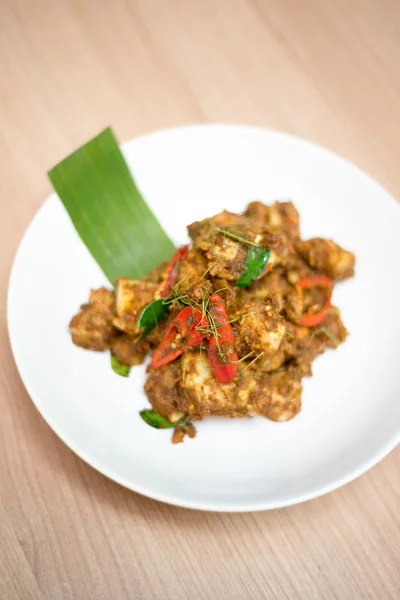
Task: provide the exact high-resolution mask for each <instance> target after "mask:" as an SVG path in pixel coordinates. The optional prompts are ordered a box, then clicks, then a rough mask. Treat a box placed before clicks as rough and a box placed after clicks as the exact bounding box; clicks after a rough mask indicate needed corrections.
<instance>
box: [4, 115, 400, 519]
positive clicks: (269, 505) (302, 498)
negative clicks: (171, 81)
mask: <svg viewBox="0 0 400 600" xmlns="http://www.w3.org/2000/svg"><path fill="white" fill-rule="evenodd" d="M199 129H208V130H212V129H214V130H215V129H220V130H221V129H222V130H223V129H226V130H232V129H235V130H240V129H242V130H245V131H252V132H254V133H262V134H264V135H265V134H270V135H273V136H277V137H281V138H286V139H288V140H296V141H298V142H301V143H303V144H307V145H309V146H310V147H311V148H312V149H314V150H318V151H319V152H323V153H324V154H326V155H327V156H329V157H330V158H333V159H335V160H336V161H340V162H342V163H343V164H344V165H346V166H347V167H349V166H350V167H351V168H352V169H353V170H356V171H358V173H359V174H360V175H361V176H362V177H364V178H365V179H366V180H367V181H368V183H369V184H370V185H373V186H374V187H375V188H376V189H377V190H379V192H380V193H381V194H383V196H385V198H386V200H387V201H389V200H390V203H391V205H392V206H393V205H395V206H396V207H397V210H400V204H399V202H397V201H396V199H395V198H394V196H393V195H392V194H390V193H389V192H388V191H387V190H386V189H385V188H384V187H383V185H382V184H380V183H379V182H378V181H377V180H376V179H374V178H373V177H372V176H371V175H369V174H368V173H367V172H365V171H364V170H363V169H361V168H360V167H359V166H358V165H357V164H355V163H353V162H352V161H350V160H349V159H347V158H345V157H343V156H341V155H339V154H336V152H334V151H333V150H330V149H329V148H326V147H325V146H322V145H320V144H318V143H316V142H313V141H311V140H308V139H307V138H303V137H300V136H297V135H293V134H290V133H287V132H285V131H279V130H276V129H271V128H267V127H262V126H255V125H245V124H234V123H198V124H190V125H182V126H177V127H170V128H164V129H160V130H155V131H151V132H149V133H146V134H144V135H140V136H136V137H134V138H131V139H129V140H127V141H125V142H124V143H122V144H120V147H121V149H122V150H125V151H127V150H129V146H130V145H131V144H134V143H136V142H138V141H141V140H143V139H151V138H156V137H159V136H165V135H166V136H168V135H171V134H172V135H174V134H176V133H179V132H182V131H188V130H199ZM56 197H57V196H56V194H55V193H54V192H52V193H51V194H50V195H49V196H48V197H47V198H46V200H45V201H44V202H43V203H42V204H41V205H40V206H39V208H38V209H37V211H36V212H35V214H34V216H33V218H32V219H31V221H30V222H29V224H28V226H27V227H26V229H25V231H24V234H23V236H22V238H21V240H20V242H19V244H18V248H17V251H16V253H15V255H14V258H13V262H12V266H11V270H10V275H9V281H8V289H7V301H6V318H7V330H8V336H9V340H10V345H11V350H12V354H13V357H14V360H15V363H16V366H17V370H18V373H19V375H20V377H21V380H22V383H23V384H24V387H25V389H26V391H27V393H28V395H29V396H30V398H31V400H32V402H33V404H34V406H35V407H36V409H37V410H38V412H39V414H40V415H41V416H42V418H43V419H44V421H45V422H46V423H47V424H48V425H49V427H50V428H51V429H52V430H53V431H54V433H55V434H56V435H57V436H58V437H59V438H60V439H61V441H62V442H63V443H64V444H66V446H68V448H70V450H72V451H73V452H74V453H75V454H76V455H77V456H78V457H79V458H81V459H82V460H83V461H84V462H86V463H87V464H88V465H89V466H91V467H92V468H94V469H95V470H96V471H98V472H99V473H101V474H102V475H104V476H106V477H107V478H108V479H111V480H112V481H115V482H116V483H118V484H119V485H122V486H123V487H125V488H127V489H129V490H131V491H134V492H136V493H139V494H141V495H142V496H146V497H148V498H151V499H153V500H157V501H160V502H164V503H167V504H170V505H173V506H179V507H181V508H182V507H183V508H189V509H193V510H203V511H210V512H229V513H239V512H259V511H263V510H272V509H276V508H283V507H286V506H293V505H296V504H300V503H303V502H306V501H308V500H312V499H314V498H319V497H321V496H323V495H325V494H328V493H329V492H332V491H334V490H337V489H339V488H341V487H342V486H344V485H346V484H348V483H350V482H351V481H354V480H355V479H357V478H358V477H360V476H361V475H363V474H364V473H366V472H367V471H369V470H370V469H372V468H373V467H374V466H375V465H377V464H378V463H379V462H380V461H381V460H382V459H383V458H385V457H386V456H387V455H388V454H389V453H390V452H391V451H392V450H394V448H395V447H396V446H397V445H398V444H399V443H400V429H399V430H398V431H397V432H395V434H394V435H393V436H391V437H390V438H389V439H388V440H387V441H386V443H385V444H382V446H381V448H380V450H379V452H376V453H375V454H373V455H372V456H371V457H370V458H369V459H367V460H365V461H362V462H361V463H360V465H358V466H357V467H355V468H353V469H351V470H350V471H349V472H348V473H347V474H346V475H344V476H343V477H339V478H336V479H335V480H333V481H332V482H331V483H328V484H325V485H324V486H317V487H313V488H311V490H310V491H309V492H308V493H303V494H300V495H298V496H296V497H293V498H289V499H288V500H286V501H277V502H268V501H265V502H253V503H252V502H247V503H243V504H239V503H234V504H229V503H224V504H223V505H221V506H219V505H218V504H217V503H216V504H213V503H211V502H209V501H198V502H192V501H186V500H185V499H184V498H182V497H181V499H179V497H175V496H171V495H170V494H164V493H154V492H152V491H149V490H148V489H146V488H145V486H141V485H134V484H132V482H131V481H130V480H128V479H126V478H124V477H120V476H119V475H115V474H114V473H113V472H112V470H111V469H108V468H107V467H105V466H103V465H102V464H101V462H98V461H97V460H96V459H93V458H92V457H91V456H88V455H87V453H86V452H85V451H82V450H81V449H80V448H79V447H77V446H76V445H75V443H74V442H73V441H71V440H70V439H69V436H68V435H66V434H65V433H63V432H62V431H61V430H60V429H59V427H58V425H57V424H55V423H54V422H53V420H52V418H51V417H50V416H49V415H48V414H47V413H46V410H45V409H44V408H43V406H42V405H41V402H40V399H39V398H38V397H37V395H36V394H35V393H34V386H33V385H31V383H30V382H29V381H28V379H29V378H28V376H27V373H26V372H24V367H23V361H21V360H20V359H19V356H18V349H17V343H16V341H15V339H14V334H13V329H12V326H11V322H10V314H11V312H12V308H11V305H12V295H13V287H14V284H13V281H14V279H15V277H16V265H17V264H18V260H19V255H20V252H21V248H22V246H23V244H24V241H25V240H26V238H27V235H28V232H29V231H30V229H31V228H32V227H33V225H34V223H35V222H36V220H38V219H39V218H40V214H41V213H42V211H43V210H44V209H45V207H46V206H48V205H49V204H50V203H52V202H55V201H56Z"/></svg>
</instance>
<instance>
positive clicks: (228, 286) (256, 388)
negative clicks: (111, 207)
mask: <svg viewBox="0 0 400 600" xmlns="http://www.w3.org/2000/svg"><path fill="white" fill-rule="evenodd" d="M299 226H300V223H299V214H298V212H297V210H296V209H295V207H294V205H293V204H292V203H291V202H275V203H274V204H272V205H270V206H266V205H264V204H262V203H261V202H252V203H250V204H249V205H248V207H247V209H246V210H245V212H244V213H243V214H236V213H231V212H228V211H223V212H222V213H219V214H218V215H215V216H214V217H211V218H208V219H204V220H203V221H199V222H195V223H193V224H191V225H189V227H188V231H189V235H190V237H191V239H192V245H191V247H190V248H189V250H188V252H187V253H186V255H185V256H184V257H183V259H182V261H181V264H180V268H179V273H178V279H177V281H176V284H175V287H174V294H175V296H176V297H177V299H176V300H174V301H173V302H171V303H170V304H169V316H168V317H167V318H166V319H165V320H164V321H162V322H161V323H159V325H158V326H157V327H154V328H153V329H152V330H151V331H150V332H149V333H148V334H147V335H146V337H145V339H144V340H141V339H140V334H141V332H140V330H139V329H138V327H137V319H138V316H139V314H140V313H141V311H142V310H143V308H144V307H145V306H146V305H147V304H149V302H151V301H152V300H153V299H155V298H158V297H160V294H161V292H162V289H163V286H164V284H165V281H166V277H167V267H168V261H167V262H165V263H163V264H162V265H160V267H158V268H156V269H155V270H153V272H152V273H151V274H149V276H147V277H146V278H144V279H143V280H141V281H134V280H129V279H127V278H119V279H118V280H117V281H116V292H115V294H114V293H113V292H112V291H110V290H106V289H105V288H100V289H99V290H92V292H91V295H90V298H89V303H88V304H85V305H83V306H82V307H81V310H80V312H79V313H78V315H76V316H75V317H74V318H73V319H72V320H71V323H70V328H71V334H72V338H73V341H74V343H76V344H77V345H80V346H82V347H84V348H89V349H94V350H104V349H110V348H111V350H112V352H113V353H114V355H115V356H116V357H117V358H118V359H119V360H120V361H121V362H122V363H124V364H127V365H129V366H133V365H135V364H139V363H140V362H142V361H143V360H144V357H145V356H146V354H147V353H148V352H149V351H150V350H151V349H152V348H154V347H156V346H157V345H158V344H159V342H160V341H161V340H162V338H163V336H164V333H165V331H166V330H167V329H168V326H169V324H170V323H171V321H172V319H173V318H174V317H175V316H176V315H177V314H178V313H179V311H181V310H182V307H183V306H187V304H191V305H193V306H196V305H197V306H199V307H203V308H202V310H204V306H207V302H208V301H209V298H210V295H211V293H218V294H219V295H220V296H221V298H222V299H223V301H224V303H225V306H226V310H227V314H228V317H229V320H230V322H231V324H232V327H233V331H234V334H235V346H236V350H237V354H238V370H237V375H236V377H235V379H234V380H233V381H232V382H230V383H228V384H220V383H219V382H218V381H217V379H216V378H215V376H214V375H213V373H212V370H211V367H210V364H209V361H208V357H207V351H206V349H205V347H201V348H200V349H199V348H198V347H196V348H194V349H192V348H190V349H189V350H186V351H185V352H184V354H183V355H182V356H180V357H178V358H177V359H176V360H175V361H173V362H171V363H169V364H166V365H164V366H162V367H161V368H158V369H150V370H149V376H148V379H147V382H146V385H145V391H146V393H147V396H148V398H149V400H150V403H151V405H152V407H153V409H154V410H155V411H156V412H159V413H160V414H162V415H164V416H166V417H168V418H169V420H170V421H171V422H173V423H176V422H178V421H179V420H180V419H181V418H189V419H192V420H194V421H196V420H201V419H203V418H205V417H208V416H225V417H244V416H256V415H260V416H264V417H267V418H269V419H272V420H275V421H283V420H288V419H290V418H292V417H293V416H295V415H296V414H297V412H298V411H299V410H300V408H301V391H302V385H301V381H302V378H303V377H304V376H309V375H311V374H312V363H313V361H314V360H315V358H316V357H317V356H318V355H319V354H322V353H323V352H324V351H325V350H326V349H327V348H329V347H330V348H336V347H337V345H339V344H340V343H342V342H343V341H344V340H345V339H346V336H347V331H346V329H345V327H344V325H343V323H342V321H341V317H340V312H339V310H338V309H337V308H336V307H333V306H331V307H330V308H329V309H328V310H327V311H326V314H325V316H324V317H323V319H322V321H321V322H320V323H319V324H318V325H317V326H314V327H305V326H302V325H301V322H302V316H303V315H304V314H305V313H308V314H315V313H318V310H320V308H321V307H322V306H325V305H326V298H327V296H326V295H327V291H326V290H325V289H323V287H315V288H312V289H308V288H307V289H303V288H302V287H301V284H300V282H301V280H302V279H304V278H312V277H313V276H314V275H315V274H316V273H323V274H325V275H327V276H328V277H330V278H332V279H334V280H341V279H345V278H347V277H350V276H352V275H353V273H354V262H355V259H354V255H353V254H352V253H351V252H348V251H347V250H344V249H343V248H341V247H340V246H338V245H337V244H335V243H334V242H332V241H331V240H325V239H322V238H313V239H311V240H307V241H301V240H300V229H299ZM252 244H255V245H260V246H261V247H264V248H268V249H269V250H270V257H269V260H268V263H267V268H265V270H264V271H263V272H262V273H260V274H259V276H258V278H257V279H256V280H255V281H254V282H253V283H252V284H251V285H250V286H249V287H247V288H238V287H237V286H236V283H237V280H238V279H239V277H240V275H241V273H242V271H243V269H244V268H245V266H246V258H247V253H248V248H249V245H252ZM303 287H304V286H303ZM179 298H181V299H179ZM206 335H210V333H208V334H207V333H206ZM204 343H205V342H204ZM204 343H203V346H204ZM183 437H184V432H183V433H182V432H180V433H179V434H176V440H175V441H176V442H177V443H178V442H179V441H182V439H183Z"/></svg>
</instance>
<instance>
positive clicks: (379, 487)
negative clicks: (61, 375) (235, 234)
mask: <svg viewBox="0 0 400 600" xmlns="http://www.w3.org/2000/svg"><path fill="white" fill-rule="evenodd" d="M399 65H400V2H399V1H398V0H392V1H391V0H375V1H374V0H335V1H334V2H333V1H331V0H326V1H319V0H219V1H218V0H214V1H213V0H125V1H119V0H113V1H112V0H109V1H108V0H68V1H67V0H65V1H62V0H0V210H1V213H0V223H1V228H2V234H1V236H0V278H1V280H0V281H1V290H2V292H1V333H2V335H1V338H0V365H1V367H0V414H1V418H0V599H1V600H14V599H21V600H31V599H32V600H64V599H65V600H67V599H68V600H72V599H74V600H102V599H104V600H124V599H151V600H152V599H155V598H157V599H173V600H179V599H182V600H186V599H191V600H197V599H207V600H214V599H226V598H230V599H237V600H239V599H240V600H241V599H246V598H251V599H261V598H268V599H275V598H276V599H279V600H280V599H290V600H292V599H297V598H300V599H306V600H312V599H321V598H322V599H338V600H346V599H349V600H357V599H362V600H367V599H379V600H386V599H392V598H393V599H395V598H396V599H398V598H400V517H399V515H400V511H399V508H400V477H399V458H400V450H399V449H397V450H395V451H393V452H392V453H391V454H390V455H389V456H388V457H387V458H386V459H385V460H384V461H383V462H382V463H381V464H379V465H378V466H376V467H375V468H374V469H372V471H370V472H369V473H368V474H366V475H364V476H363V477H361V478H359V479H358V480H356V481H354V482H353V483H351V484H349V485H347V486H346V487H344V488H342V489H341V490H338V491H336V492H333V493H331V494H329V495H328V496H325V497H323V498H320V499H318V500H314V501H311V502H307V503H305V504H303V505H299V506H295V507H292V508H288V509H282V510H276V511H272V512H264V513H258V514H235V515H229V514H211V513H201V512H196V511H190V510H184V509H179V508H174V507H170V506H167V505H163V504H160V503H157V502H154V501H152V500H148V499H146V498H144V497H141V496H139V495H137V494H134V493H132V492H130V491H128V490H125V489H123V488H122V487H120V486H118V485H116V484H114V483H113V482H111V481H109V480H107V479H106V478H105V477H103V476H102V475H100V474H99V473H97V472H95V471H94V470H93V469H91V468H90V467H88V466H87V465H86V464H85V463H83V462H82V461H81V460H80V459H79V458H77V457H76V456H75V455H74V454H73V453H72V452H71V451H70V450H69V449H68V448H67V447H66V446H64V444H63V443H62V442H61V441H59V440H58V438H57V437H56V436H55V434H53V432H52V431H51V430H50V428H49V427H48V426H47V425H46V423H45V422H44V421H43V420H42V418H41V417H40V416H39V414H38V412H37V411H36V409H35V408H34V406H33V404H32V402H31V401H30V399H29V397H28V395H27V393H26V392H25V389H24V387H23V385H22V383H21V380H20V378H19V376H18V372H17V369H16V367H15V364H14V360H13V358H12V355H11V350H10V346H9V342H8V336H7V330H6V313H5V306H6V290H7V283H8V277H9V272H10V268H11V262H12V258H13V256H14V253H15V251H16V248H17V245H18V243H19V241H20V239H21V236H22V234H23V232H24V230H25V228H26V227H27V225H28V223H29V221H30V220H31V218H32V216H33V215H34V213H35V211H36V210H37V208H38V207H39V206H40V204H41V203H42V202H43V200H44V198H45V197H46V196H47V194H48V193H49V192H50V184H49V182H48V180H47V177H46V171H47V169H48V168H49V167H50V166H52V165H53V164H54V163H55V162H57V161H58V160H60V159H61V158H62V157H64V156H65V155H66V154H68V153H69V152H70V151H71V150H72V149H73V148H75V147H76V146H77V145H79V144H81V143H83V142H85V141H86V140H87V139H88V138H89V137H91V136H93V135H94V134H96V133H97V132H98V131H99V130H100V129H101V128H103V127H104V126H106V125H108V124H112V125H113V127H114V128H115V130H116V132H117V134H118V135H119V137H120V139H121V140H126V139H129V138H131V137H133V136H135V135H137V134H140V133H143V132H148V131H151V130H155V129H158V128H163V127H169V126H174V125H180V124H185V123H195V122H211V121H223V122H241V123H250V124H257V125H263V126H267V127H272V128H277V129H283V130H285V131H289V132H291V133H295V134H298V135H301V136H304V137H307V138H309V139H311V140H314V141H316V142H319V143H321V144H323V145H326V146H328V147H330V148H331V149H333V150H334V151H336V152H338V153H340V154H342V155H344V156H346V157H347V158H349V159H350V160H352V161H354V162H355V163H356V164H358V165H359V166H360V167H362V168H364V169H365V170H366V171H368V172H369V173H370V174H371V175H372V176H374V177H376V178H377V179H378V180H379V181H380V182H381V183H383V184H384V185H385V186H386V187H387V188H388V190H389V191H390V192H392V193H393V194H394V195H397V197H400V169H399V157H400V134H399V132H400V68H399ZM371 243H372V241H371ZM373 250H374V248H373V245H372V246H371V251H373ZM32 318H34V315H32ZM377 351H382V349H377Z"/></svg>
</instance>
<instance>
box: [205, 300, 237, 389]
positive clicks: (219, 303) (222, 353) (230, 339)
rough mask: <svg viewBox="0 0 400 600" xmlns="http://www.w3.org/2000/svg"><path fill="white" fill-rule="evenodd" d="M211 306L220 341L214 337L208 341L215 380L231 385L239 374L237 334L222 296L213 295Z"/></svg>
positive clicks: (208, 350) (209, 356)
mask: <svg viewBox="0 0 400 600" xmlns="http://www.w3.org/2000/svg"><path fill="white" fill-rule="evenodd" d="M210 304H211V306H210V312H211V315H212V317H213V319H214V323H215V325H216V326H217V333H218V339H217V337H216V336H214V335H213V336H212V337H210V338H209V339H208V340H207V352H208V358H209V361H210V365H211V369H212V372H213V374H214V375H215V378H216V379H217V380H218V381H219V382H220V383H229V382H230V381H232V380H233V379H235V377H236V372H237V361H238V355H237V352H236V350H235V334H234V332H233V329H232V325H231V324H230V323H229V318H228V315H227V312H226V308H225V304H224V302H223V300H222V298H221V296H219V295H218V294H213V295H212V296H211V298H210Z"/></svg>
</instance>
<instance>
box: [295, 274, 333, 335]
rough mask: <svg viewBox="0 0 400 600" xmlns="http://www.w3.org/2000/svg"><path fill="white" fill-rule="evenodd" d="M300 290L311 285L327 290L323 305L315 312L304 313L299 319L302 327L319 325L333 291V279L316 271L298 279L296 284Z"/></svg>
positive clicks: (309, 287)
mask: <svg viewBox="0 0 400 600" xmlns="http://www.w3.org/2000/svg"><path fill="white" fill-rule="evenodd" d="M297 285H298V286H299V288H300V289H301V290H310V289H312V288H313V287H321V288H324V289H326V290H327V298H326V301H325V304H324V306H323V307H322V308H321V310H319V311H318V312H316V313H315V314H313V315H312V314H305V315H303V316H302V317H301V319H300V325H302V326H303V327H315V326H316V325H319V324H320V323H321V321H323V319H324V318H325V315H326V311H327V310H328V308H329V307H330V305H331V297H332V291H333V281H332V279H329V277H326V275H321V274H320V273H316V274H315V275H311V276H310V277H303V279H300V281H299V283H298V284H297Z"/></svg>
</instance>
